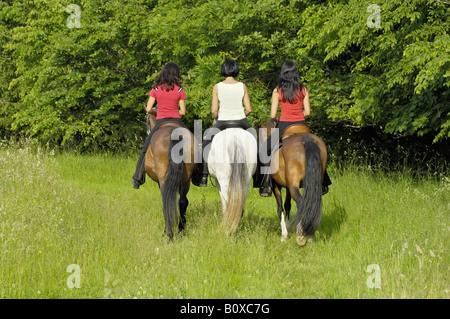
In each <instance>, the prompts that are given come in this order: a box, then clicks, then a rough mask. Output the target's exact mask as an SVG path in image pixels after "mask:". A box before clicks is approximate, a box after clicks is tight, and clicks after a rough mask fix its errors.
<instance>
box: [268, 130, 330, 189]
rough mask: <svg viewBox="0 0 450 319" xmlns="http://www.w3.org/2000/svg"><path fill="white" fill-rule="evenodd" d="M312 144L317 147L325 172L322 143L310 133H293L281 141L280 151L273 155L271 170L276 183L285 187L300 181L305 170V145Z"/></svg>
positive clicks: (325, 156)
mask: <svg viewBox="0 0 450 319" xmlns="http://www.w3.org/2000/svg"><path fill="white" fill-rule="evenodd" d="M307 142H313V143H314V144H316V145H317V146H318V147H319V150H320V156H321V164H322V170H323V171H324V170H325V166H326V161H327V150H326V146H325V143H324V141H323V140H322V139H321V138H320V137H318V136H317V135H315V134H312V133H293V134H291V135H290V136H287V137H286V138H285V139H284V140H283V144H282V147H281V149H279V150H278V151H276V152H275V153H274V155H273V156H274V158H273V161H272V170H273V171H274V178H275V179H276V180H277V182H278V183H279V184H280V185H282V186H284V187H287V186H288V184H290V182H291V181H292V182H295V183H296V182H297V180H298V181H300V180H302V179H303V177H304V175H305V169H306V154H305V143H307Z"/></svg>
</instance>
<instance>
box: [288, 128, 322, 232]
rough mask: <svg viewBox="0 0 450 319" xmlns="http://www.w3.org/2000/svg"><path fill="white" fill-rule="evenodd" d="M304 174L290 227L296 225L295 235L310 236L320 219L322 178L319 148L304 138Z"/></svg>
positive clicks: (310, 140) (309, 139) (308, 138)
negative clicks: (301, 190) (301, 193)
mask: <svg viewBox="0 0 450 319" xmlns="http://www.w3.org/2000/svg"><path fill="white" fill-rule="evenodd" d="M304 145H305V157H306V172H305V177H304V178H303V181H302V185H303V188H304V194H303V196H300V197H299V200H298V202H297V213H296V215H295V216H294V218H293V220H292V222H291V223H290V226H296V225H297V234H299V235H302V234H303V235H306V236H311V235H314V232H315V231H316V230H317V228H318V227H319V224H320V220H321V218H322V178H321V176H322V175H321V174H322V173H321V167H322V164H321V157H320V148H319V147H318V146H317V145H316V143H314V141H313V140H312V139H311V138H310V137H307V136H305V139H304Z"/></svg>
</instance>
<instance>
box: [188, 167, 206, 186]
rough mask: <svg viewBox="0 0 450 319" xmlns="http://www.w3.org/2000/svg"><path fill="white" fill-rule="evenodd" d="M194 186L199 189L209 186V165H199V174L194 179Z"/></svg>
mask: <svg viewBox="0 0 450 319" xmlns="http://www.w3.org/2000/svg"><path fill="white" fill-rule="evenodd" d="M192 184H194V185H195V186H198V187H207V186H208V163H206V162H203V163H201V164H199V166H198V169H197V172H196V173H195V174H194V177H193V178H192Z"/></svg>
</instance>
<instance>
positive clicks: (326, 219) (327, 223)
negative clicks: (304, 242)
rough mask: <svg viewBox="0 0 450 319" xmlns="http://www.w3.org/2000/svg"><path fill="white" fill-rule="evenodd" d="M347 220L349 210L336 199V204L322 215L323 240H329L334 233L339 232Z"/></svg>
mask: <svg viewBox="0 0 450 319" xmlns="http://www.w3.org/2000/svg"><path fill="white" fill-rule="evenodd" d="M322 213H323V212H322ZM346 220H347V211H346V209H345V207H343V206H342V205H340V204H339V203H338V202H337V201H336V200H335V201H334V205H333V206H332V207H331V208H330V209H327V211H326V214H323V215H322V221H321V222H320V227H319V230H318V231H319V232H320V238H321V240H324V241H328V240H329V239H330V238H331V237H332V236H333V234H335V233H338V232H339V231H340V229H341V226H342V224H343V223H345V221H346Z"/></svg>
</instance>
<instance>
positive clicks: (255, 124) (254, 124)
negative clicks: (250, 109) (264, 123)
mask: <svg viewBox="0 0 450 319" xmlns="http://www.w3.org/2000/svg"><path fill="white" fill-rule="evenodd" d="M253 127H254V128H255V129H256V130H258V129H259V124H258V122H256V121H253Z"/></svg>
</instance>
